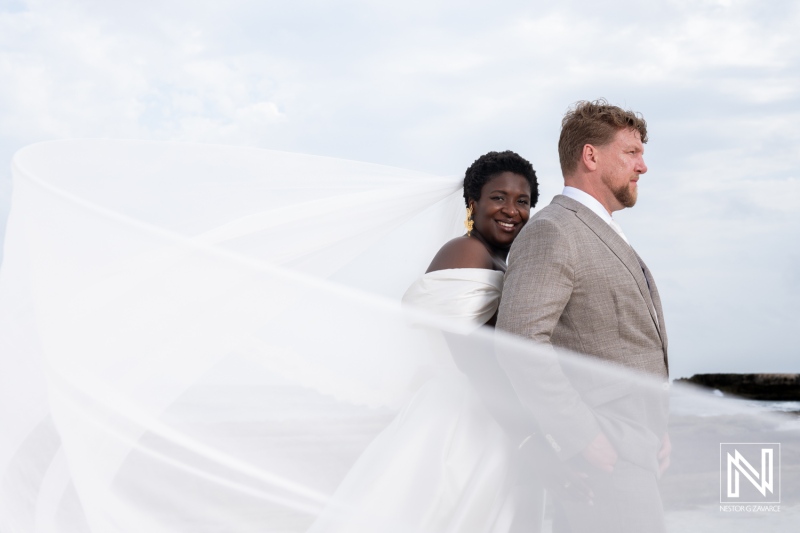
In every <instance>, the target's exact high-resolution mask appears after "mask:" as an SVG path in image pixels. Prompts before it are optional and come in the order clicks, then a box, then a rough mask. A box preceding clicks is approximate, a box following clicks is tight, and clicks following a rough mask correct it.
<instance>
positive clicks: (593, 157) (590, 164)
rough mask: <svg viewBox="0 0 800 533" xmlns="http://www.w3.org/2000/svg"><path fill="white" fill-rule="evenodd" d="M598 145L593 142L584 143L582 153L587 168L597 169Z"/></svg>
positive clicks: (582, 159)
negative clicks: (592, 143)
mask: <svg viewBox="0 0 800 533" xmlns="http://www.w3.org/2000/svg"><path fill="white" fill-rule="evenodd" d="M598 155H599V154H598V151H597V147H595V146H594V145H591V144H584V145H583V152H582V153H581V163H582V164H583V166H585V167H586V170H589V171H595V170H597V157H598Z"/></svg>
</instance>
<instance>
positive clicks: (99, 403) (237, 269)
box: [0, 140, 800, 533]
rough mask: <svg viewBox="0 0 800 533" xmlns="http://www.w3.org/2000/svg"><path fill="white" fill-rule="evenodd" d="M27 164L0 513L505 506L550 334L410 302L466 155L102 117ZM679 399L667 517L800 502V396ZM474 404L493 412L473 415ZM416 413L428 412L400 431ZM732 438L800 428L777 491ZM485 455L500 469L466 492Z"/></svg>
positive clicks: (141, 524) (690, 394)
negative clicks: (421, 160) (516, 399)
mask: <svg viewBox="0 0 800 533" xmlns="http://www.w3.org/2000/svg"><path fill="white" fill-rule="evenodd" d="M13 176H14V192H13V204H12V211H11V215H10V218H9V222H8V229H7V236H6V244H5V246H6V248H5V259H4V263H3V266H2V271H1V272H0V361H2V372H0V400H1V401H0V427H2V428H3V429H2V438H0V531H2V532H3V533H16V532H33V531H35V532H57V531H59V532H61V531H69V532H73V531H74V532H84V531H95V532H107V531H108V532H111V531H115V532H116V531H119V532H129V531H130V532H134V531H135V532H141V531H148V532H160V531H164V532H167V531H170V532H175V531H308V530H311V531H333V530H337V531H362V530H371V531H372V530H386V529H393V528H394V529H397V530H404V531H410V530H414V528H416V527H419V524H420V523H421V522H419V521H415V520H414V519H412V518H410V517H408V516H398V515H397V514H396V513H397V509H398V506H397V504H396V502H397V500H403V499H405V500H408V501H407V502H406V503H405V504H404V505H406V507H404V509H405V510H406V511H407V510H408V509H409V508H413V509H419V510H420V512H424V513H428V514H427V515H426V516H427V518H426V521H425V522H424V524H425V527H426V530H431V531H433V530H437V531H439V530H441V531H503V530H506V531H508V530H509V529H508V527H510V526H508V527H506V526H507V524H508V523H510V521H512V518H511V515H513V514H514V512H515V510H514V508H513V506H511V507H509V505H507V504H506V503H505V499H504V498H505V496H507V495H506V494H505V493H504V491H505V490H506V489H507V488H508V487H510V486H512V485H514V483H509V482H508V479H506V478H508V477H509V476H514V475H518V474H515V473H514V465H515V464H516V463H515V461H517V459H515V457H514V454H515V453H516V452H515V450H516V449H517V448H518V444H519V437H524V436H525V435H527V434H530V433H531V431H532V430H531V429H530V424H531V420H533V419H534V418H537V417H539V416H540V415H542V413H540V412H539V410H541V409H544V408H545V407H546V406H547V405H548V403H547V401H548V399H547V398H546V397H542V399H541V400H542V401H541V406H543V407H538V406H536V405H526V406H525V407H526V409H523V410H522V411H520V410H519V409H518V407H519V406H513V405H511V404H509V403H508V401H507V400H506V399H504V398H506V397H507V396H508V392H509V391H511V390H512V389H511V387H512V386H513V387H517V388H519V387H528V386H535V381H534V382H533V383H528V382H526V381H525V377H524V373H522V372H520V373H516V374H515V372H514V368H515V365H517V364H519V365H520V367H526V368H528V369H530V368H536V365H537V364H538V363H537V361H540V360H541V361H545V360H546V359H547V357H549V355H548V354H547V353H540V352H539V351H538V350H537V348H536V347H535V346H533V345H530V344H529V343H526V342H523V341H522V340H519V339H514V338H510V337H508V336H505V335H502V334H500V333H497V334H493V333H492V332H491V331H488V330H487V331H483V330H481V331H478V332H477V333H474V334H472V335H471V336H470V337H469V338H468V342H453V337H449V339H450V341H451V342H450V345H449V346H448V344H447V343H446V342H444V338H445V337H448V336H449V335H450V334H445V335H443V334H442V332H443V331H445V332H446V331H452V330H454V329H457V328H455V327H454V325H453V324H450V323H448V322H447V321H446V320H443V319H441V318H437V317H436V316H433V315H430V314H428V313H426V312H425V311H424V310H410V309H403V308H402V307H401V305H400V296H401V295H402V293H403V291H404V290H405V289H406V287H407V286H408V285H410V284H411V282H412V281H413V280H414V279H415V278H416V277H418V276H419V275H420V274H421V273H422V272H424V270H425V267H426V265H427V264H428V262H429V261H430V259H431V258H432V256H433V255H434V253H435V252H436V250H437V249H438V248H439V247H440V246H441V245H442V244H443V243H444V242H446V241H447V240H448V239H449V238H451V237H453V236H455V235H457V234H458V232H459V226H460V223H461V221H460V218H461V214H462V205H463V203H462V200H461V198H460V194H461V190H460V179H453V178H441V177H436V176H431V175H427V174H423V173H417V172H410V171H405V170H399V169H393V168H388V167H383V166H379V165H370V164H364V163H357V162H351V161H342V160H336V159H330V158H322V157H313V156H304V155H297V154H287V153H281V152H272V151H265V150H254V149H243V148H232V147H220V146H206V145H188V144H175V143H149V142H134V141H99V140H87V141H58V142H49V143H42V144H37V145H33V146H29V147H27V148H25V149H23V150H21V151H20V152H18V153H17V154H16V156H15V157H14V161H13ZM459 338H461V337H459ZM462 341H463V338H462ZM453 346H459V350H460V351H462V352H463V354H462V355H463V357H465V358H469V357H470V356H474V359H478V360H483V359H485V356H486V354H497V358H498V360H499V361H500V362H501V363H502V366H503V367H504V369H505V371H506V372H508V374H505V373H503V372H502V371H500V372H493V371H492V370H491V369H488V370H487V369H486V368H482V369H478V370H477V371H475V372H470V371H466V376H465V374H464V368H463V366H464V365H463V364H462V365H461V367H462V368H461V369H460V368H459V364H457V362H456V361H454V355H453V354H451V349H453ZM493 357H494V356H492V358H493ZM560 357H561V358H562V362H568V364H567V363H565V364H566V367H565V370H564V372H565V373H567V374H569V375H570V376H571V377H574V376H579V375H582V374H587V373H589V374H591V375H592V376H597V375H604V376H610V377H608V379H609V380H611V381H613V382H615V383H617V384H618V385H619V387H621V388H622V389H626V390H628V392H626V394H629V395H632V394H634V393H631V392H630V391H636V392H635V395H636V396H635V397H636V398H639V399H641V398H648V397H655V396H659V395H662V396H663V394H665V393H664V389H663V388H662V384H661V383H657V382H653V383H650V382H649V381H648V380H647V379H646V378H645V377H643V376H641V375H633V374H629V373H627V372H625V371H622V370H619V369H614V368H609V367H607V366H602V365H597V364H596V363H593V362H591V361H590V360H587V359H584V358H581V357H579V356H575V357H573V356H569V355H567V354H560ZM526 365H527V366H526ZM492 368H494V367H492ZM497 368H498V369H499V368H500V367H499V366H497ZM506 375H508V376H511V381H509V378H507V377H505V376H506ZM577 379H580V378H577ZM512 382H513V383H512ZM542 394H544V392H543V393H542ZM512 403H513V402H512ZM673 405H674V406H676V407H677V410H676V411H675V412H674V413H673V416H672V421H671V427H670V433H671V434H672V436H673V446H674V450H675V451H674V453H673V466H672V468H671V470H670V472H669V473H668V474H667V475H666V476H665V477H664V478H663V479H662V493H663V496H664V503H665V511H666V516H667V523H668V525H669V526H670V528H672V529H673V530H675V531H692V530H696V531H717V530H719V531H723V530H724V531H736V530H737V529H736V528H737V527H739V526H740V525H748V527H751V528H752V526H753V525H754V524H758V527H772V528H773V530H776V531H778V530H783V531H786V530H789V529H787V528H790V525H791V524H796V520H797V515H796V511H795V509H796V507H795V506H797V505H798V503H800V502H799V501H798V500H799V499H800V498H799V496H800V486H798V477H797V474H798V470H800V456H799V455H798V453H799V452H800V447H799V442H798V441H799V440H800V439H798V436H800V426H798V424H797V423H796V422H795V421H794V419H787V418H784V417H781V416H778V415H775V414H769V413H764V412H763V409H761V408H760V407H758V406H756V405H754V404H750V403H746V402H741V401H736V400H726V399H720V398H717V397H715V396H713V395H708V394H704V393H699V392H694V391H691V390H682V391H677V392H676V391H674V390H673ZM465 406H466V407H465ZM465 408H467V409H469V410H470V412H472V413H475V412H478V411H480V412H481V413H483V415H485V416H483V415H481V416H477V417H472V418H470V420H469V424H471V426H470V427H465V426H466V425H467V424H466V423H465V422H464V420H465V418H464V417H461V418H459V417H460V415H459V413H462V412H463V409H465ZM415 410H416V411H417V412H415ZM490 412H491V413H492V415H493V416H492V415H489V413H490ZM415 416H416V417H418V418H416V419H415V420H422V419H424V420H426V422H425V423H423V424H421V425H419V432H418V433H411V434H409V433H408V432H406V433H403V431H402V430H401V429H399V427H400V426H402V424H404V423H406V422H407V421H408V420H409V419H411V418H412V417H415ZM542 416H543V415H542ZM459 423H460V425H459ZM538 423H541V420H538ZM425 424H427V425H425ZM477 426H479V427H477ZM426 432H427V433H426ZM436 432H440V433H442V434H443V435H444V436H443V437H442V438H443V439H451V440H457V439H458V438H459V437H458V436H459V435H462V434H465V432H466V433H469V434H475V433H479V434H481V435H482V437H481V439H479V440H480V442H477V443H474V445H472V446H471V447H469V448H468V449H467V448H464V452H463V454H462V455H461V456H459V459H458V461H459V462H458V464H457V465H456V466H458V465H461V466H463V467H464V468H466V467H469V472H465V471H463V470H464V469H463V468H462V469H459V468H456V467H454V465H453V464H452V463H449V462H448V461H444V463H448V464H440V463H437V462H436V461H432V460H431V458H430V457H429V455H426V453H425V441H424V439H425V438H428V437H426V436H425V435H431V434H435V433H436ZM423 434H424V435H423ZM418 439H422V440H423V442H422V444H421V445H420V443H419V442H418ZM728 442H731V443H736V442H770V443H773V442H775V443H781V452H780V453H781V455H780V465H779V471H778V473H777V474H776V475H778V476H782V478H781V479H782V485H781V487H780V490H781V491H782V492H781V494H780V497H781V498H782V500H781V507H782V508H781V511H780V512H760V513H756V512H751V513H749V514H746V515H745V514H731V513H727V512H724V511H723V510H721V508H720V490H721V488H720V476H721V475H722V473H721V467H720V465H721V459H720V444H721V443H728ZM412 450H413V453H412ZM459 453H461V452H459ZM365 465H366V466H365ZM509 465H510V466H509ZM365 469H366V470H370V474H369V484H368V485H369V486H364V487H359V486H358V484H359V481H360V480H361V479H364V478H363V476H364V471H365ZM420 473H423V474H424V475H420ZM359 476H361V477H359ZM470 476H472V478H473V479H476V478H479V479H480V480H481V482H480V484H478V485H479V486H480V487H482V488H483V489H482V490H483V492H481V490H477V492H475V493H473V494H470V495H469V496H466V495H465V494H464V492H465V489H464V487H469V486H470V483H469V479H467V478H469V477H470ZM421 479H424V480H430V483H420V480H421ZM742 479H744V478H742ZM441 480H446V481H441ZM453 480H456V481H453ZM523 481H524V480H523ZM742 483H743V484H744V483H745V482H744V481H742ZM445 486H446V487H449V488H447V489H446V490H444V489H442V488H441V487H445ZM458 500H464V501H465V502H467V503H465V504H459V503H458ZM481 506H483V507H485V509H482V510H481V511H480V513H478V511H477V510H476V509H478V508H479V507H481ZM437 513H438V514H437ZM476 516H480V517H482V518H480V519H479V518H476ZM548 516H549V514H548ZM486 517H491V519H490V520H489V521H487V522H485V523H484V522H480V520H483V519H485V518H486ZM504 524H505V525H504ZM544 527H545V529H546V528H547V527H549V518H548V521H546V523H545V526H544ZM742 527H743V526H742ZM504 528H505V529H504ZM781 528H783V529H781ZM742 530H743V531H744V529H742ZM748 530H751V529H748Z"/></svg>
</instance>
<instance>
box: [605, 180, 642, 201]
mask: <svg viewBox="0 0 800 533" xmlns="http://www.w3.org/2000/svg"><path fill="white" fill-rule="evenodd" d="M602 179H603V183H605V184H606V186H607V187H608V188H609V189H610V190H611V192H612V193H613V194H614V198H616V199H617V201H618V202H619V203H620V204H622V205H623V206H624V207H633V206H634V205H636V200H637V198H638V197H639V186H638V185H636V186H633V187H631V182H630V180H626V181H625V183H623V184H620V185H616V186H615V185H614V180H613V178H612V177H610V175H608V174H604V175H603V178H602Z"/></svg>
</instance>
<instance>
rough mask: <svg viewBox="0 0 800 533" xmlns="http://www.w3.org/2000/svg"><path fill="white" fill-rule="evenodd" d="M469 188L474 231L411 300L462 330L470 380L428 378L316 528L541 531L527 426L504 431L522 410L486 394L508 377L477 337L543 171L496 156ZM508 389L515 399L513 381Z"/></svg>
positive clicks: (460, 350)
mask: <svg viewBox="0 0 800 533" xmlns="http://www.w3.org/2000/svg"><path fill="white" fill-rule="evenodd" d="M463 186H464V200H465V203H466V207H467V218H466V222H465V226H466V229H467V232H466V234H465V235H463V236H461V237H457V238H455V239H452V240H451V241H449V242H448V243H446V244H445V245H444V246H443V247H442V248H441V249H440V250H439V252H438V253H437V254H436V255H435V257H434V258H433V261H432V262H431V264H430V266H429V267H428V270H427V272H426V274H425V275H424V276H422V277H421V278H419V279H418V280H417V281H415V282H414V283H413V284H412V285H411V287H409V289H408V290H407V291H406V293H405V295H404V297H403V303H404V304H405V305H407V306H414V307H418V308H422V309H425V310H426V311H428V312H432V313H435V314H437V315H440V316H443V317H447V318H448V319H451V320H452V322H453V324H454V326H451V327H456V328H457V329H458V331H457V332H454V331H450V332H446V333H445V339H446V341H447V344H448V346H449V348H450V352H451V354H452V356H453V358H454V360H455V362H456V364H457V365H458V367H459V368H460V369H461V370H462V372H464V376H465V377H466V379H464V378H463V377H462V378H461V379H458V378H453V377H450V378H446V379H441V378H439V379H431V380H429V381H428V382H427V383H426V384H425V385H424V386H423V387H422V388H421V389H420V390H419V392H418V393H417V394H416V395H415V396H414V397H413V399H412V400H411V401H410V402H409V404H408V405H407V406H406V407H405V408H404V409H403V411H401V412H400V413H399V414H398V415H397V417H396V418H395V420H394V421H393V422H392V423H391V424H390V425H389V427H387V429H386V430H385V431H383V432H382V433H381V434H380V435H379V436H378V437H377V438H376V439H375V441H374V442H373V443H372V444H371V445H370V446H369V447H368V448H367V450H366V451H365V452H364V454H363V455H362V456H361V457H360V458H359V460H358V461H357V463H356V464H355V465H354V467H353V469H352V470H351V471H350V472H349V473H348V474H347V476H346V477H345V479H344V481H343V482H342V484H341V485H340V487H339V488H338V489H337V491H336V493H335V495H334V498H333V502H332V503H331V505H330V506H329V507H328V508H327V509H326V510H325V511H324V512H323V513H322V515H321V516H320V518H319V519H318V520H317V521H316V523H315V524H314V526H313V527H312V529H311V530H310V531H313V532H322V531H361V530H367V529H369V528H372V529H375V528H377V529H381V530H385V529H387V528H388V529H393V530H397V531H459V532H476V533H477V532H509V531H520V532H522V531H525V532H535V531H539V530H540V528H541V521H542V512H543V504H544V502H543V489H542V488H541V484H540V482H539V481H538V479H537V478H536V477H535V474H533V473H532V472H531V471H530V468H526V466H527V465H526V463H525V462H524V461H522V460H521V459H520V457H521V454H520V453H519V448H520V445H522V444H523V441H524V440H525V439H526V438H527V436H526V435H520V434H519V426H518V425H514V424H510V425H509V426H508V430H506V428H503V427H501V425H500V424H502V422H503V420H505V419H507V418H508V408H507V406H508V404H509V403H513V402H508V401H507V400H506V402H505V403H506V405H502V406H500V405H498V401H497V398H490V397H489V395H488V394H482V392H484V391H483V390H482V385H481V384H483V383H485V382H486V374H487V372H489V373H491V372H493V373H494V374H495V377H496V378H499V379H501V380H502V379H504V376H503V373H502V371H501V370H500V369H499V367H497V366H496V365H494V366H493V365H492V364H491V363H492V361H493V355H492V354H491V351H489V350H483V351H481V352H482V353H481V352H478V353H475V351H474V350H470V349H468V347H469V344H470V343H471V342H476V341H474V340H471V339H472V337H471V336H470V335H469V334H470V333H471V332H472V331H474V330H475V329H477V328H479V327H480V326H483V325H488V326H493V324H494V321H495V318H496V312H497V308H498V304H499V300H500V294H501V291H502V285H503V274H504V272H505V269H506V257H507V255H508V251H509V248H510V247H511V243H512V242H513V241H514V239H515V238H516V236H517V235H518V234H519V232H520V231H521V230H522V228H523V226H524V225H525V223H526V222H527V221H528V218H529V216H530V211H531V208H532V207H533V206H534V205H535V204H536V200H537V198H538V184H537V181H536V173H535V171H534V170H533V167H532V166H531V164H530V163H529V162H528V161H527V160H525V159H523V158H522V157H520V156H519V155H517V154H516V153H514V152H511V151H505V152H489V153H487V154H485V155H483V156H481V157H480V158H478V159H477V160H476V161H475V162H474V163H473V164H472V165H471V166H470V167H469V168H468V169H467V171H466V175H465V177H464V184H463ZM472 378H475V379H474V384H475V385H474V386H472V385H471V381H472ZM494 389H495V390H498V388H496V387H495V388H494ZM503 389H504V390H506V391H508V395H509V396H513V392H512V391H511V386H510V384H509V383H505V386H504V387H503ZM493 416H494V418H493Z"/></svg>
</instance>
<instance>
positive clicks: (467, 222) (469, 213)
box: [464, 206, 475, 237]
mask: <svg viewBox="0 0 800 533" xmlns="http://www.w3.org/2000/svg"><path fill="white" fill-rule="evenodd" d="M474 224H475V221H474V220H472V206H467V220H465V221H464V227H465V228H467V237H469V236H470V234H471V233H472V226H473V225H474Z"/></svg>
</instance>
